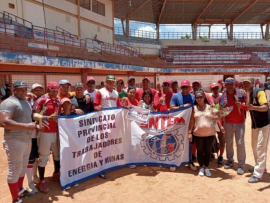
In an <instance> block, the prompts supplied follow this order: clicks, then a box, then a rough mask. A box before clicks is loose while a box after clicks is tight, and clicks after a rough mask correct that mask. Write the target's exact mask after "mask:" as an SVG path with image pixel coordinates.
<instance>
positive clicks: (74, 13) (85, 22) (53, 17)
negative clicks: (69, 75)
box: [0, 0, 114, 43]
mask: <svg viewBox="0 0 270 203" xmlns="http://www.w3.org/2000/svg"><path fill="white" fill-rule="evenodd" d="M99 2H101V3H104V4H105V16H102V15H99V14H97V13H94V12H93V11H92V10H91V11H89V10H87V9H85V8H82V7H80V23H81V26H80V30H79V25H78V8H77V5H76V4H74V3H71V2H68V1H66V0H44V4H45V6H44V7H45V16H46V26H47V28H50V29H56V26H58V27H61V28H63V29H65V30H66V31H68V32H70V33H71V34H74V35H79V33H80V32H81V37H82V38H94V36H95V35H97V38H98V39H99V40H101V41H104V42H107V43H113V15H114V14H113V2H112V1H111V0H99ZM9 3H13V4H14V5H15V9H10V8H9ZM91 8H92V6H91ZM3 11H7V12H9V13H12V14H14V15H17V16H19V17H21V18H24V19H25V20H28V21H30V22H32V23H33V24H34V25H37V26H41V27H45V22H44V13H43V6H42V1H41V0H1V1H0V12H3Z"/></svg>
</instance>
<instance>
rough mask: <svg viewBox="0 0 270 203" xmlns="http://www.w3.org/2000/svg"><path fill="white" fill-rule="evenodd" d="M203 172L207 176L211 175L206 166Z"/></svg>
mask: <svg viewBox="0 0 270 203" xmlns="http://www.w3.org/2000/svg"><path fill="white" fill-rule="evenodd" d="M204 172H205V175H206V176H207V177H210V176H211V175H212V174H211V172H210V171H209V169H208V168H206V169H205V170H204Z"/></svg>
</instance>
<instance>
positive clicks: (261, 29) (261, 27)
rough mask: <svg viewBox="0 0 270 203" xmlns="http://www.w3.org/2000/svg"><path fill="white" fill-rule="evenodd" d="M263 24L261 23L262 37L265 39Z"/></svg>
mask: <svg viewBox="0 0 270 203" xmlns="http://www.w3.org/2000/svg"><path fill="white" fill-rule="evenodd" d="M263 26H264V24H261V33H262V39H265V35H264V33H263Z"/></svg>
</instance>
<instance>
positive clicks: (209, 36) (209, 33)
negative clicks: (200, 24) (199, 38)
mask: <svg viewBox="0 0 270 203" xmlns="http://www.w3.org/2000/svg"><path fill="white" fill-rule="evenodd" d="M208 28H209V32H208V39H210V38H211V25H209V27H208Z"/></svg>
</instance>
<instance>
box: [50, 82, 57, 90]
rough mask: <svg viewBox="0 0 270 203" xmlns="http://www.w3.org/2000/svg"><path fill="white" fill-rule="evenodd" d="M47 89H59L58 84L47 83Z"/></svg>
mask: <svg viewBox="0 0 270 203" xmlns="http://www.w3.org/2000/svg"><path fill="white" fill-rule="evenodd" d="M47 88H56V89H58V88H59V85H58V82H49V83H48V85H47Z"/></svg>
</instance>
